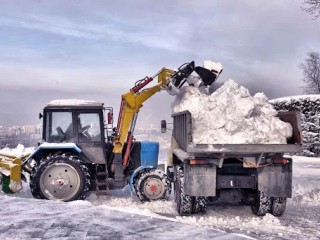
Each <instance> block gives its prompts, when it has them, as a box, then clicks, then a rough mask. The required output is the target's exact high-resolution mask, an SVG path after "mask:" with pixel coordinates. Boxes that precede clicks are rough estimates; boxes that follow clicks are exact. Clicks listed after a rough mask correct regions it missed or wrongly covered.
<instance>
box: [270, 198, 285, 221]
mask: <svg viewBox="0 0 320 240" xmlns="http://www.w3.org/2000/svg"><path fill="white" fill-rule="evenodd" d="M286 205H287V198H285V197H272V206H271V214H272V215H273V216H276V217H280V216H282V214H283V213H284V211H285V210H286Z"/></svg>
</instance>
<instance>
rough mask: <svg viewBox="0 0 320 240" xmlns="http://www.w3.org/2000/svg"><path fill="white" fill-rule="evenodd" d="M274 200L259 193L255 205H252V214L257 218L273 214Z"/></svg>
mask: <svg viewBox="0 0 320 240" xmlns="http://www.w3.org/2000/svg"><path fill="white" fill-rule="evenodd" d="M271 206H272V199H271V197H267V196H265V195H264V193H263V192H261V191H258V193H257V196H256V200H255V203H254V204H253V205H251V210H252V213H253V214H255V215H257V216H264V215H266V213H269V212H271Z"/></svg>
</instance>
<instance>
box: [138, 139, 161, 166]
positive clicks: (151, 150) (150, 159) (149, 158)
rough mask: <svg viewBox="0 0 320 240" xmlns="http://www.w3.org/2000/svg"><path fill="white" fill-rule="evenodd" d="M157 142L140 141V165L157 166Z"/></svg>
mask: <svg viewBox="0 0 320 240" xmlns="http://www.w3.org/2000/svg"><path fill="white" fill-rule="evenodd" d="M158 155H159V143H158V142H141V153H140V159H141V166H153V167H154V168H157V166H158Z"/></svg>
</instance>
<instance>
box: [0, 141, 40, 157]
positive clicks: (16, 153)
mask: <svg viewBox="0 0 320 240" xmlns="http://www.w3.org/2000/svg"><path fill="white" fill-rule="evenodd" d="M33 151H34V148H33V147H29V148H25V147H24V146H23V145H22V144H18V145H17V147H16V148H8V147H5V148H3V149H0V154H3V155H7V156H10V157H18V158H21V157H24V156H26V155H28V154H31V153H32V152H33Z"/></svg>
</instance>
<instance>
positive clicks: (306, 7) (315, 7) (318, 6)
mask: <svg viewBox="0 0 320 240" xmlns="http://www.w3.org/2000/svg"><path fill="white" fill-rule="evenodd" d="M301 8H302V10H303V11H305V12H307V13H309V14H310V15H313V16H314V19H317V18H318V17H319V16H320V0H304V1H303V3H302V6H301Z"/></svg>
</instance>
